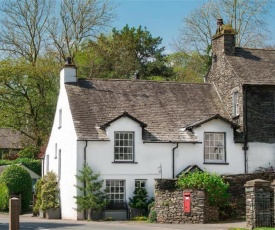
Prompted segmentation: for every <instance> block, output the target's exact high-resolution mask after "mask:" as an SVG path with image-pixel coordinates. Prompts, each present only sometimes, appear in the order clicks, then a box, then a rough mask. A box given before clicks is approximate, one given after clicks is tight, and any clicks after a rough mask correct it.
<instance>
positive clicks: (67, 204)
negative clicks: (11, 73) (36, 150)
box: [44, 85, 77, 220]
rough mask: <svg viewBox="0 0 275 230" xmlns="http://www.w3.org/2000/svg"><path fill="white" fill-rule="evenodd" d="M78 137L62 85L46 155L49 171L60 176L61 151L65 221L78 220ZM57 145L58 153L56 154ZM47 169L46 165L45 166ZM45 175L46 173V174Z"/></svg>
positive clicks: (61, 180) (62, 199)
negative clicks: (76, 198) (76, 202)
mask: <svg viewBox="0 0 275 230" xmlns="http://www.w3.org/2000/svg"><path fill="white" fill-rule="evenodd" d="M59 109H62V126H61V127H59ZM76 140H77V136H76V133H75V129H74V124H73V120H72V115H71V112H70V109H69V102H68V99H67V94H66V91H65V88H64V85H61V89H60V94H59V98H58V102H57V107H56V114H55V118H54V123H53V127H52V132H51V136H50V139H49V143H48V146H47V150H46V153H45V155H46V156H45V159H46V158H47V156H48V157H49V170H50V171H51V170H52V171H54V172H55V173H56V174H58V172H59V169H58V165H59V164H58V161H59V160H60V159H59V154H58V152H59V150H61V178H60V181H59V185H60V198H61V200H60V202H61V212H62V218H63V219H75V220H76V219H77V212H76V211H75V210H74V208H76V205H75V199H74V198H73V197H74V196H75V195H76V188H75V187H74V185H75V184H76V178H75V175H76V172H77V165H76V162H77V159H76V150H77V141H76ZM56 145H57V153H56ZM45 167H46V165H45ZM44 174H45V172H44Z"/></svg>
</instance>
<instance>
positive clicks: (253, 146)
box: [247, 142, 275, 173]
mask: <svg viewBox="0 0 275 230" xmlns="http://www.w3.org/2000/svg"><path fill="white" fill-rule="evenodd" d="M247 160H248V173H253V172H254V171H255V170H257V169H259V167H263V168H268V167H270V166H272V167H273V168H274V166H275V144H268V143H258V142H253V143H251V142H250V143H248V150H247Z"/></svg>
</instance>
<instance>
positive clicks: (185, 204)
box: [183, 192, 191, 212]
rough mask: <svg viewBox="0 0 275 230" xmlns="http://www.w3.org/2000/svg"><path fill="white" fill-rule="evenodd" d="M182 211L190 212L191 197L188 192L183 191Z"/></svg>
mask: <svg viewBox="0 0 275 230" xmlns="http://www.w3.org/2000/svg"><path fill="white" fill-rule="evenodd" d="M183 211H184V212H191V197H190V192H184V193H183Z"/></svg>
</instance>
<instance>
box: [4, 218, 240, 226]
mask: <svg viewBox="0 0 275 230" xmlns="http://www.w3.org/2000/svg"><path fill="white" fill-rule="evenodd" d="M8 222H9V218H8V215H0V230H8V229H9V225H8ZM230 227H236V228H238V227H239V228H241V227H242V228H244V227H245V222H235V223H222V224H221V223H219V224H156V223H152V224H151V223H147V222H136V221H105V222H95V221H91V222H88V221H71V220H47V219H41V218H39V217H30V216H20V230H52V229H67V230H68V229H71V230H74V229H75V230H76V229H81V230H91V229H93V230H109V229H112V230H141V229H146V230H170V229H178V230H228V229H229V228H230Z"/></svg>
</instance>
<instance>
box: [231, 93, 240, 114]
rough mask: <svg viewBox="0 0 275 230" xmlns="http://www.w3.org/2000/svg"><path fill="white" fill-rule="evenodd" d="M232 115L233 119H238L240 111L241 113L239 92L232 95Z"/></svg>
mask: <svg viewBox="0 0 275 230" xmlns="http://www.w3.org/2000/svg"><path fill="white" fill-rule="evenodd" d="M232 97H233V98H232V104H233V105H232V110H233V111H232V115H233V117H236V116H238V115H239V114H240V111H239V93H238V91H236V92H234V93H233V95H232Z"/></svg>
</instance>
